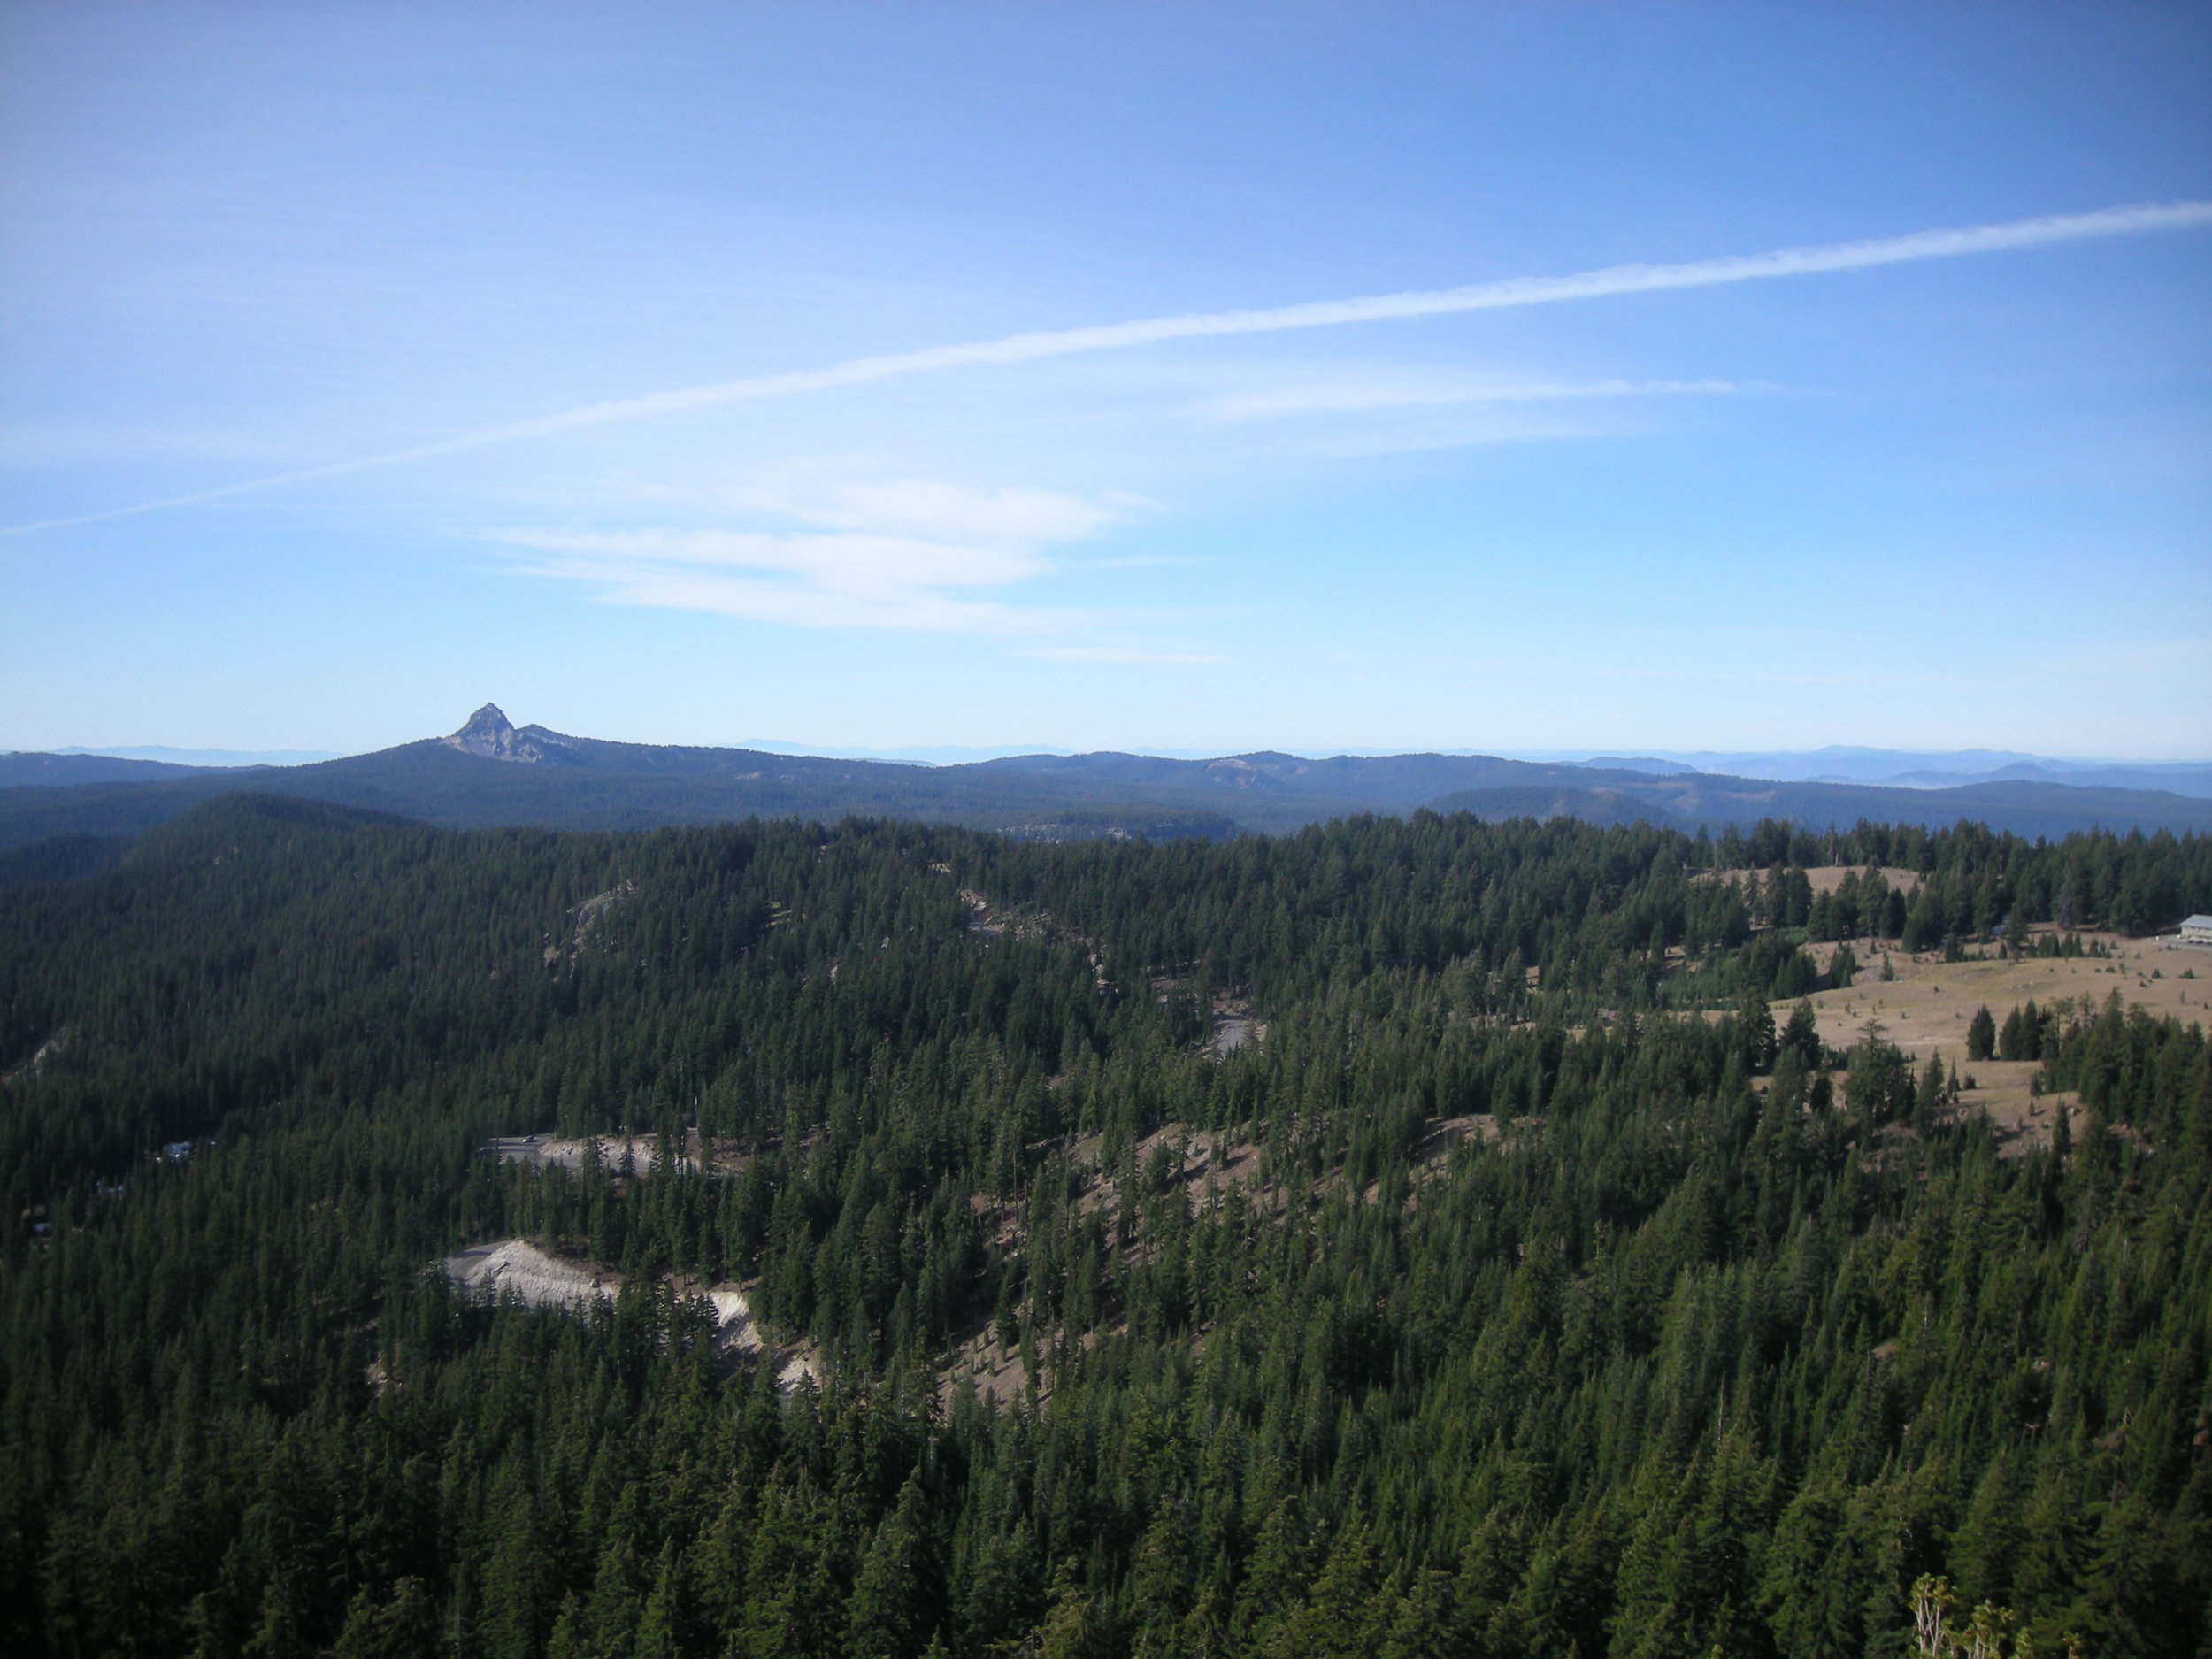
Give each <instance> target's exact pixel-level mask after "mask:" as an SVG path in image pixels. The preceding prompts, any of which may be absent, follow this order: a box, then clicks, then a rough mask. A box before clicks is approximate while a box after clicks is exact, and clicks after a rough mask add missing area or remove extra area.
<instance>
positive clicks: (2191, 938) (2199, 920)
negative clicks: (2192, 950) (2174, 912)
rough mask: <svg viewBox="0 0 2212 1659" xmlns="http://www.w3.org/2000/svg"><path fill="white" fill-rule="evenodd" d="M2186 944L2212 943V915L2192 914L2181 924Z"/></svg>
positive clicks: (2182, 936)
mask: <svg viewBox="0 0 2212 1659" xmlns="http://www.w3.org/2000/svg"><path fill="white" fill-rule="evenodd" d="M2181 942H2182V943H2183V944H2185V945H2212V916H2192V917H2190V918H2188V919H2187V920H2186V921H2185V922H2183V923H2182V925H2181Z"/></svg>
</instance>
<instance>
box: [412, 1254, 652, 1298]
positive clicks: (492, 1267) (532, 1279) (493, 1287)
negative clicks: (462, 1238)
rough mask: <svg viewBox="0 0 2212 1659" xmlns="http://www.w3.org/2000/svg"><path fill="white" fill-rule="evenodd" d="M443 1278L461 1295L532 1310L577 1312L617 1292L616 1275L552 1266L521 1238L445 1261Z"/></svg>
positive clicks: (561, 1264)
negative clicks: (502, 1299)
mask: <svg viewBox="0 0 2212 1659" xmlns="http://www.w3.org/2000/svg"><path fill="white" fill-rule="evenodd" d="M445 1273H446V1277H447V1278H448V1279H451V1280H452V1281H453V1282H454V1283H455V1284H456V1285H457V1286H461V1288H463V1289H465V1290H473V1291H479V1292H481V1293H483V1294H488V1295H492V1296H500V1295H511V1296H514V1297H516V1298H517V1299H518V1300H519V1301H520V1302H522V1303H523V1304H524V1305H525V1306H526V1307H532V1308H565V1309H569V1310H576V1309H581V1308H585V1307H588V1306H589V1305H590V1304H591V1303H592V1302H595V1301H596V1300H598V1299H599V1298H602V1297H610V1296H612V1295H613V1294H615V1292H616V1291H618V1290H619V1289H620V1288H621V1287H622V1280H621V1279H620V1277H619V1276H618V1275H617V1274H613V1273H595V1272H592V1271H589V1270H588V1269H586V1268H581V1267H577V1266H573V1265H572V1264H571V1263H567V1262H562V1261H557V1260H556V1259H555V1258H553V1257H552V1256H548V1255H547V1254H546V1253H545V1252H544V1251H543V1250H541V1249H540V1248H538V1247H537V1246H536V1245H534V1244H532V1243H531V1242H529V1240H526V1239H505V1240H501V1241H500V1242H499V1243H497V1244H479V1245H473V1246H472V1247H471V1248H468V1249H465V1250H462V1251H460V1252H458V1253H457V1254H455V1255H452V1256H447V1257H446V1259H445Z"/></svg>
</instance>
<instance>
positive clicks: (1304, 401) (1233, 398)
mask: <svg viewBox="0 0 2212 1659" xmlns="http://www.w3.org/2000/svg"><path fill="white" fill-rule="evenodd" d="M1753 389H1758V388H1749V387H1745V386H1740V385H1738V384H1737V383H1735V382H1734V381H1731V380H1588V381H1560V380H1529V381H1504V380H1479V379H1467V378H1464V377H1438V376H1428V377H1420V376H1408V375H1384V376H1374V375H1367V376H1348V377H1345V378H1340V379H1333V380H1307V381H1297V382H1293V383H1290V384H1287V385H1282V386H1275V387H1269V388H1263V389H1260V390H1256V391H1248V392H1233V393H1229V394H1226V395H1225V396H1220V397H1217V398H1214V399H1212V400H1211V401H1210V402H1209V403H1206V404H1205V405H1204V407H1203V412H1204V413H1206V414H1208V415H1210V416H1211V417H1212V418H1213V419H1217V420H1231V421H1234V420H1264V419H1278V418H1280V417H1284V416H1294V415H1357V414H1370V413H1381V412H1386V411H1395V410H1427V409H1462V408H1471V407H1479V406H1480V405H1483V404H1490V403H1496V404H1511V403H1564V402H1571V401H1575V400H1578V399H1586V398H1622V397H1711V396H1726V395H1729V394H1732V393H1737V392H1743V391H1748V390H1753Z"/></svg>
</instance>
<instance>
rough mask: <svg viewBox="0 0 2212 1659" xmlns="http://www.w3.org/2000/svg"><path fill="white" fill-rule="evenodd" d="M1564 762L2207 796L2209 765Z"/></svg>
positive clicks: (1797, 758) (1934, 754) (1681, 758)
mask: <svg viewBox="0 0 2212 1659" xmlns="http://www.w3.org/2000/svg"><path fill="white" fill-rule="evenodd" d="M1544 758H1548V759H1553V760H1563V761H1565V762H1567V763H1568V764H1571V765H1584V766H1601V767H1607V768H1610V769H1622V768H1625V769H1627V770H1629V771H1632V772H1657V773H1669V772H1717V773H1720V774H1724V775H1727V776H1733V777H1739V778H1762V779H1770V780H1775V781H1778V782H1788V783H1872V784H1887V785H1893V786H1895V787H1900V788H1907V789H1955V788H1960V787H1964V786H1966V785H1969V784H1977V783H2063V784H2070V785H2072V786H2074V787H2078V788H2096V789H2152V790H2165V791H2170V792H2171V793H2172V794H2175V795H2195V796H2198V797H2199V798H2212V762H2205V761H2194V760H2175V761H2110V760H2054V759H2052V758H2050V757H2047V756H2040V755H2022V754H2018V753H2016V752H2013V751H2011V750H2007V749H1947V750H1912V749H1852V748H1845V747H1841V746H1838V747H1834V748H1829V749H1800V750H1787V751H1778V752H1772V751H1770V752H1765V753H1760V752H1750V753H1745V752H1741V751H1738V752H1730V753H1724V752H1721V751H1717V750H1701V751H1695V752H1689V753H1672V752H1670V753H1668V754H1665V755H1639V756H1618V755H1608V756H1584V755H1579V754H1571V755H1555V756H1548V757H1544Z"/></svg>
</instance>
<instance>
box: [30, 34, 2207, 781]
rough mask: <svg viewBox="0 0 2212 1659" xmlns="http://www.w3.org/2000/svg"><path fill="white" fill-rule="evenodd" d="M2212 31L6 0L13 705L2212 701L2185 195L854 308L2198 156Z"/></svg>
mask: <svg viewBox="0 0 2212 1659" xmlns="http://www.w3.org/2000/svg"><path fill="white" fill-rule="evenodd" d="M2207 65H2212V11H2208V10H2207V9H2205V8H2201V7H2191V8H2182V7H2159V8H2147V9H2136V8H2131V7H2127V6H2122V5H2110V4H2105V5H2098V6H2093V7H2090V6H2081V7H2070V8H2057V9H2053V8H2038V7H2032V6H2028V7H2024V6H2017V5H2006V6H2002V7H1976V8H1968V7H1941V6H1934V7H1931V6H1918V5H1916V6H1910V7H1895V8H1883V7H1877V6H1865V5H1852V6H1847V7H1820V6H1804V7H1774V6H1742V7H1728V8H1697V7H1667V6H1656V5H1640V6H1636V7H1624V8H1605V7H1596V6H1535V5H1528V6H1520V7H1506V8H1481V7H1472V6H1452V7H1439V8H1421V7H1406V8H1393V7H1385V6H1356V7H1354V6H1325V7H1300V6H1295V5H1291V6H1284V5H1269V6H1265V7H1258V6H1253V7H1235V6H1197V7H1175V8H1170V7H1141V6H1117V7H1111V8H1060V7H1039V6H1023V7H1005V8H994V7H988V6H962V7H952V6H926V5H913V6H900V7H880V8H876V7H865V6H851V5H848V6H837V7H818V8H799V7H765V6H753V7H741V8H711V9H709V8H701V9H696V10H687V9H673V8H652V7H641V6H623V7H619V8H617V7H612V6H608V7H603V8H564V7H558V6H545V5H531V6H527V7H515V8H501V7H495V6H486V5H478V6H462V7H453V6H438V7H423V8H419V9H414V10H411V9H409V8H407V7H404V6H402V5H396V4H379V5H376V6H373V7H356V8H349V7H342V6H318V7H280V6H250V7H237V8H222V7H214V6H188V7H186V6H173V5H163V6H157V7H146V8H133V7H128V6H105V7H100V8H84V7H65V6H62V5H58V4H46V5H8V6H0V319H4V320H0V527H4V529H5V531H6V534H0V588H4V594H5V597H6V611H7V617H8V624H9V626H8V634H9V647H8V649H7V650H6V651H5V652H4V653H0V747H13V748H49V747H58V746H63V745H69V744H125V743H169V744H176V745H180V746H184V747H227V748H234V749H250V748H272V749H273V748H308V749H336V750H352V749H365V748H373V747H378V746H380V745H382V744H386V743H390V742H396V741H405V740H407V739H410V738H412V737H416V736H419V735H423V734H425V733H431V732H436V731H444V730H449V729H450V728H452V727H453V726H457V725H458V724H459V723H460V720H461V719H462V718H463V717H464V716H465V714H466V713H467V712H468V711H469V710H471V709H472V708H473V707H475V705H476V704H477V703H480V702H482V701H484V700H485V699H486V698H494V699H496V700H497V701H498V702H500V703H502V704H503V706H504V707H505V708H506V709H507V710H508V711H509V712H510V713H511V715H512V716H514V718H517V719H518V720H538V721H541V722H543V723H545V724H547V725H549V726H556V727H557V728H560V729H565V730H569V731H579V732H585V733H594V734H598V735H605V736H617V737H624V738H630V739H636V740H641V741H666V742H729V741H740V740H742V739H746V738H750V737H762V738H778V739H786V740H791V741H799V742H803V743H810V744H815V745H819V746H821V747H824V748H852V747H874V748H892V747H898V746H910V745H936V744H972V745H980V746H993V745H1007V744H1026V743H1034V744H1039V745H1050V746H1054V747H1060V748H1073V749H1090V748H1109V747H1116V748H1132V747H1145V746H1148V747H1158V748H1166V749H1186V750H1211V751H1224V750H1235V749H1255V748H1261V747H1271V746H1272V747H1282V748H1289V749H1304V750H1317V751H1325V750H1331V749H1421V748H1452V749H1490V750H1498V749H1543V748H1589V749H1616V750H1634V749H1691V748H1783V747H1801V748H1810V747H1815V746H1817V745H1820V744H1824V743H1831V742H1845V743H1868V744H1879V745H1890V746H1898V747H1914V748H1943V747H1954V746H1955V747H1965V746H1970V745H1990V746H1999V747H2008V748H2015V749H2028V750H2033V751H2038V752H2042V753H2062V754H2078V755H2113V756H2136V757H2202V756H2205V755H2208V754H2212V223H2207V222H2206V221H2205V219H2204V218H2203V216H2202V215H2201V214H2199V215H2198V216H2197V217H2196V219H2195V220H2194V222H2167V223H2164V224H2162V225H2161V226H2159V227H2153V228H2143V227H2140V226H2139V225H2132V224H2130V223H2123V222H2117V221H2113V220H2096V221H2092V222H2091V223H2089V224H2088V225H2086V226H2084V225H2080V224H2076V225H2075V226H2073V227H2071V230H2072V234H2065V235H2058V234H2045V235H2041V236H2031V237H2021V238H2016V239H2015V240H2016V241H2018V242H2021V244H2022V245H2016V246H2010V247H2007V248H2003V249H1999V250H1989V251H1979V252H1969V253H1955V252H1948V251H1947V248H1948V245H1947V244H1943V243H1940V242H1938V243H1914V244H1911V245H1910V246H1909V248H1907V249H1905V250H1893V251H1906V252H1916V253H1918V254H1920V255H1923V256H1926V255H1932V254H1938V253H1942V254H1946V255H1947V257H1909V258H1895V259H1893V260H1891V261H1889V262H1886V263H1875V262H1871V259H1870V257H1857V258H1855V259H1843V260H1839V261H1830V262H1829V263H1830V264H1838V265H1843V266H1845V267H1847V268H1839V269H1826V270H1817V271H1811V272H1807V273H1799V274H1789V275H1778V276H1770V277H1759V278H1757V279H1756V280H1730V281H1721V280H1711V278H1712V275H1713V273H1711V272H1710V270H1708V273H1707V276H1706V277H1705V278H1701V279H1698V280H1695V281H1694V282H1692V283H1690V284H1689V285H1686V286H1676V287H1667V286H1657V285H1655V283H1654V281H1652V280H1643V279H1639V280H1631V281H1611V282H1609V283H1602V284H1600V285H1598V286H1599V287H1601V288H1609V289H1611V290H1614V291H1608V292H1601V293H1596V294H1591V295H1587V296H1583V297H1574V298H1557V297H1553V296H1551V291H1550V290H1546V289H1543V288H1538V289H1537V290H1535V295H1536V296H1539V297H1548V302H1549V303H1517V304H1509V305H1498V304H1491V305H1488V306H1487V308H1486V309H1458V310H1445V311H1432V312H1431V313H1430V314H1423V315H1382V316H1377V315H1362V316H1356V317H1352V318H1344V317H1340V316H1334V315H1333V316H1332V319H1331V320H1328V321H1326V322H1325V323H1324V324H1323V325H1321V326H1304V327H1298V328H1282V327H1270V328H1268V329H1265V330H1263V331H1253V332H1219V331H1216V332H1203V333H1191V334H1185V335H1184V336H1183V337H1169V338H1160V337H1151V336H1144V335H1143V334H1142V331H1139V334H1140V336H1141V337H1138V338H1135V339H1133V340H1131V339H1126V338H1123V337H1116V341H1115V343H1113V344H1111V346H1110V349H1088V350H1083V351H1071V350H1065V349H1060V348H1059V347H1055V348H1054V349H1053V350H1052V351H1050V352H1049V353H1020V352H1016V353H1009V352H1004V351H1001V352H998V353H995V354H993V353H968V354H961V353H957V352H952V353H946V354H944V356H943V357H942V358H930V359H926V361H925V362H923V363H922V364H920V365H916V364H913V363H910V362H909V363H906V364H904V365H902V372H900V373H890V374H879V375H875V376H874V378H867V377H865V376H856V375H847V376H844V377H843V378H842V382H841V383H832V384H824V383H822V380H823V379H824V378H825V377H821V376H819V375H818V374H817V373H816V372H818V371H822V370H825V369H827V368H831V367H833V365H848V364H851V363H853V362H855V361H856V360H864V359H874V358H879V357H905V356H906V354H913V353H927V352H931V351H933V349H939V348H946V347H952V346H957V345H960V344H963V343H964V342H994V341H1002V340H1005V339H1007V338H1008V337H1010V336H1016V335H1021V334H1029V333H1033V332H1039V331H1043V332H1056V331H1066V330H1075V329H1085V328H1091V327H1098V326H1113V325H1118V324H1125V323H1130V322H1133V321H1138V320H1141V319H1157V318H1173V317H1187V316H1191V315H1194V314H1202V315H1210V314H1216V313H1231V312H1246V311H1268V310H1271V309H1274V308H1283V307H1297V306H1310V305H1314V304H1317V303H1324V302H1333V301H1342V300H1348V299H1352V298H1355V297H1357V296H1377V295H1402V294H1407V293H1430V292H1434V291H1437V290H1446V289H1455V288H1464V287H1467V286H1469V285H1495V284H1501V283H1511V282H1514V281H1516V280H1524V279H1538V280H1547V279H1560V278H1570V277H1573V276H1575V275H1576V274H1577V273H1587V272H1591V271H1599V270H1608V269H1611V268H1614V267H1619V266H1623V265H1650V266H1672V265H1684V264H1701V263H1702V262H1710V261H1716V260H1728V259H1732V258H1740V257H1747V256H1757V255H1762V254H1765V253H1768V252H1770V251H1772V250H1789V249H1801V248H1808V247H1827V246H1832V245H1833V244H1838V243H1845V242H1867V241H1880V240H1883V239H1893V238H1898V237H1905V236H1910V235H1914V234H1918V233H1924V232H1930V231H1943V230H1956V229H1961V228H1963V227H1979V226H1991V225H2010V224H2016V223H2017V222H2019V221H2024V220H2030V219H2045V218H2049V217H2051V216H2079V215H2085V214H2094V213H2099V212H2102V211H2107V210H2112V209H2116V208H2121V207H2126V206H2131V205H2134V204H2190V203H2203V202H2205V201H2208V200H2212V96H2208V93H2212V73H2208V70H2207ZM2179 217H2180V218H2181V219H2186V218H2187V217H2188V216H2187V215H2186V214H2183V215H2181V216H2179ZM2062 228H2065V227H2062ZM2090 233H2095V234H2090ZM1515 292H1516V293H1517V294H1518V295H1519V296H1520V297H1523V298H1527V297H1530V295H1529V293H1528V292H1527V291H1526V290H1516V291H1515ZM1493 297H1495V296H1493ZM1461 303H1465V302H1464V301H1462V302H1461ZM1380 309H1382V310H1384V311H1390V310H1393V309H1395V310H1399V311H1405V310H1417V309H1419V308H1418V307H1406V306H1398V307H1395V308H1392V307H1384V308H1380ZM1157 332H1158V331H1156V333H1157ZM1066 343H1068V342H1061V345H1062V346H1064V345H1065V344H1066ZM1078 343H1081V342H1078ZM994 357H995V359H996V360H979V359H992V358H994ZM809 376H814V378H813V379H809V378H807V377H809ZM782 377H790V378H782ZM827 378H829V379H831V380H837V379H838V378H839V377H835V376H833V377H827ZM759 380H772V382H773V383H772V384H770V385H768V386H765V387H763V386H758V385H747V386H744V387H741V390H742V391H744V393H745V395H744V396H722V397H719V398H712V399H698V400H691V401H689V402H686V401H684V400H671V401H668V402H664V403H660V404H652V403H648V406H647V407H645V408H644V409H642V410H635V409H633V410H628V411H620V412H618V414H617V415H615V416H612V417H607V418H601V417H594V418H592V419H588V420H572V421H569V422H566V423H562V422H559V421H549V419H548V418H549V417H558V416H562V415H564V414H565V413H566V412H567V411H580V410H589V409H593V408H595V407H596V406H600V405H604V404H607V403H629V402H631V401H632V400H641V399H643V400H651V399H652V398H654V397H655V396H656V395H658V394H664V393H670V392H674V391H679V390H682V389H684V388H701V387H718V386H720V387H727V386H729V385H730V384H731V383H733V382H747V383H749V382H755V381H759ZM516 427H523V428H526V429H525V430H523V431H520V432H516V431H513V430H511V429H512V428H516ZM502 434H503V435H502ZM301 474H304V476H296V475H301ZM171 502H174V503H181V504H175V505H168V506H158V507H152V504H153V503H171ZM149 507H152V510H150V511H136V510H138V509H145V508H149ZM126 510H129V511H126Z"/></svg>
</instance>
